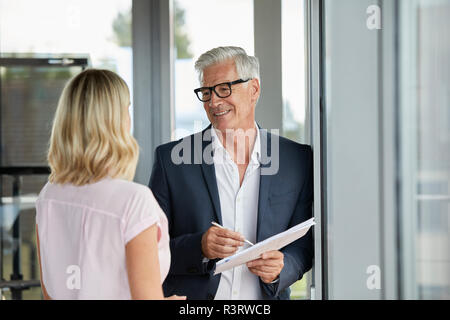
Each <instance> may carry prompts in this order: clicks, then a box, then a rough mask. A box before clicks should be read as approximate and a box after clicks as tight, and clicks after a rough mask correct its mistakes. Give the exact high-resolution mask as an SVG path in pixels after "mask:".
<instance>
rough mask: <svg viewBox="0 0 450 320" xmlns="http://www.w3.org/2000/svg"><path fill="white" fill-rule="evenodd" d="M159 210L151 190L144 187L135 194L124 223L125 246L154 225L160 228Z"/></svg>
mask: <svg viewBox="0 0 450 320" xmlns="http://www.w3.org/2000/svg"><path fill="white" fill-rule="evenodd" d="M158 210H161V209H160V208H159V207H158V204H157V203H156V200H155V198H154V197H153V194H152V192H151V191H150V189H148V188H146V187H143V188H142V189H141V190H139V192H137V193H136V194H135V196H134V197H133V198H132V199H131V201H130V203H129V205H128V208H127V210H126V211H127V212H126V214H125V219H124V221H123V222H124V224H125V226H124V240H125V245H126V244H127V243H128V242H129V241H130V240H132V239H133V238H135V237H136V236H137V235H139V234H140V233H141V232H142V231H144V230H146V229H147V228H149V227H151V226H152V225H153V224H155V223H156V224H157V225H158V227H160V216H159V214H158Z"/></svg>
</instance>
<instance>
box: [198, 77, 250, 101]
mask: <svg viewBox="0 0 450 320" xmlns="http://www.w3.org/2000/svg"><path fill="white" fill-rule="evenodd" d="M252 79H253V78H249V79H247V80H242V79H238V80H236V81H232V82H222V83H219V84H216V85H215V86H212V87H201V88H197V89H195V90H194V93H195V95H196V96H197V98H198V100H200V101H201V102H208V101H209V100H211V98H212V92H213V91H214V92H215V94H216V95H217V96H218V97H219V98H228V97H229V96H231V94H232V93H233V92H232V90H231V86H232V85H235V84H239V83H245V82H247V81H250V80H252ZM224 84H226V85H228V88H230V94H228V95H226V96H221V95H220V94H219V93H217V91H216V87H218V86H222V85H224ZM205 89H208V90H209V99H208V100H202V99H200V96H199V95H198V93H199V92H200V91H202V90H205Z"/></svg>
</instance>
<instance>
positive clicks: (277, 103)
mask: <svg viewBox="0 0 450 320" xmlns="http://www.w3.org/2000/svg"><path fill="white" fill-rule="evenodd" d="M254 23H255V28H254V29H255V55H256V57H258V58H259V62H260V75H261V88H262V91H261V97H260V99H259V102H258V105H257V106H256V121H257V122H258V123H259V125H260V126H262V127H263V128H266V129H279V130H280V133H281V130H282V128H283V123H282V120H283V114H282V110H283V96H282V82H281V81H282V78H281V70H282V69H281V0H257V1H255V2H254Z"/></svg>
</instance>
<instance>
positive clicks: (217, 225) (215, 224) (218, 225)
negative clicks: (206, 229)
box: [211, 222, 254, 246]
mask: <svg viewBox="0 0 450 320" xmlns="http://www.w3.org/2000/svg"><path fill="white" fill-rule="evenodd" d="M211 224H212V225H214V226H216V227H219V228H222V229H226V228H224V227H222V226H221V225H220V224H218V223H216V222H211ZM244 241H245V242H247V243H248V244H249V245H251V246H253V245H254V244H253V243H251V242H250V241H248V240H247V239H244Z"/></svg>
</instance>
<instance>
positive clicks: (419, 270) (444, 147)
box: [399, 0, 450, 299]
mask: <svg viewBox="0 0 450 320" xmlns="http://www.w3.org/2000/svg"><path fill="white" fill-rule="evenodd" d="M399 12H400V21H401V24H400V25H401V28H400V39H401V42H400V43H401V45H400V61H401V71H400V81H401V94H400V101H401V109H400V110H401V111H400V117H399V119H400V120H399V122H400V123H399V125H400V145H401V146H402V147H401V150H400V157H399V167H400V168H401V170H402V179H401V181H400V183H401V190H402V191H401V199H400V207H401V232H402V237H401V240H402V242H401V249H402V252H403V254H402V269H401V270H402V272H403V277H402V282H403V286H402V290H403V296H404V297H405V298H413V299H449V298H450V233H449V228H450V216H449V213H450V111H449V105H450V96H449V93H448V88H449V87H450V76H449V75H450V59H449V54H448V53H449V50H450V44H449V43H448V41H442V37H441V36H440V33H441V32H442V30H448V29H449V28H450V22H449V19H448V17H449V16H450V5H449V4H448V2H443V1H435V0H420V1H407V0H404V1H401V3H400V10H399Z"/></svg>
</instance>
